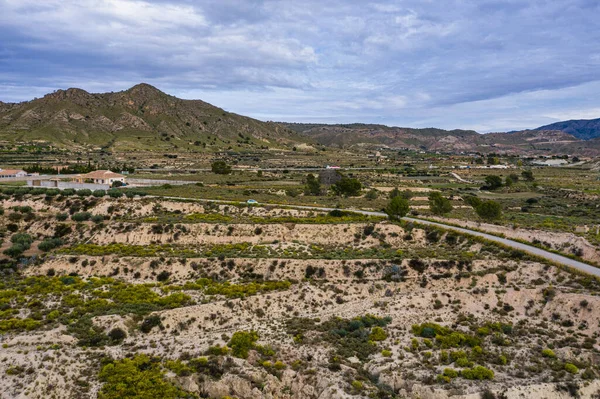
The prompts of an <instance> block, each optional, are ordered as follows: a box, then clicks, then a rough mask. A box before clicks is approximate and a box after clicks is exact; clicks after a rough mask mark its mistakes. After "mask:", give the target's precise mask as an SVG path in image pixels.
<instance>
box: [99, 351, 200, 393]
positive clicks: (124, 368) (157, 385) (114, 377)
mask: <svg viewBox="0 0 600 399" xmlns="http://www.w3.org/2000/svg"><path fill="white" fill-rule="evenodd" d="M98 377H99V379H100V381H101V382H102V383H103V385H102V388H101V389H100V392H98V399H122V398H161V399H176V398H187V397H189V394H188V393H186V392H184V391H182V390H181V389H179V388H177V387H176V386H175V385H173V384H172V383H171V382H168V381H167V380H165V378H164V377H165V376H164V373H163V371H162V370H161V368H160V364H159V363H158V362H156V361H155V360H152V359H150V358H149V357H148V356H146V355H137V356H135V357H134V358H133V359H122V360H116V361H114V362H111V363H109V364H107V365H105V366H104V367H102V370H101V371H100V374H99V375H98Z"/></svg>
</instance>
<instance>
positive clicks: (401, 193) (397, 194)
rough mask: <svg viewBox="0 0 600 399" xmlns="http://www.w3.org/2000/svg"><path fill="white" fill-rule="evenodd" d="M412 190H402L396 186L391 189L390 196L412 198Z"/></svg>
mask: <svg viewBox="0 0 600 399" xmlns="http://www.w3.org/2000/svg"><path fill="white" fill-rule="evenodd" d="M412 196H413V195H412V192H411V191H409V190H404V191H400V190H398V187H396V188H394V189H393V190H392V191H390V194H389V197H390V199H392V198H394V197H402V198H404V199H407V200H409V199H411V198H412Z"/></svg>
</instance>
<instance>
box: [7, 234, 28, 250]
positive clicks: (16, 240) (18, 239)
mask: <svg viewBox="0 0 600 399" xmlns="http://www.w3.org/2000/svg"><path fill="white" fill-rule="evenodd" d="M10 242H12V243H13V244H19V245H21V246H22V247H23V248H25V249H29V248H30V247H31V243H32V242H33V237H31V236H30V235H29V234H27V233H17V234H13V236H12V237H11V238H10Z"/></svg>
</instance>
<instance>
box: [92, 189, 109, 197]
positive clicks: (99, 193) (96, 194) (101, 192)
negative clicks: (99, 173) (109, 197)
mask: <svg viewBox="0 0 600 399" xmlns="http://www.w3.org/2000/svg"><path fill="white" fill-rule="evenodd" d="M92 195H93V196H94V197H96V198H102V197H104V196H105V195H106V190H94V192H92Z"/></svg>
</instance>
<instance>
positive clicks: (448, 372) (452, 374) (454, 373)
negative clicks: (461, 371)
mask: <svg viewBox="0 0 600 399" xmlns="http://www.w3.org/2000/svg"><path fill="white" fill-rule="evenodd" d="M444 375H445V376H446V377H449V378H456V377H458V371H456V370H454V369H451V368H445V369H444Z"/></svg>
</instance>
